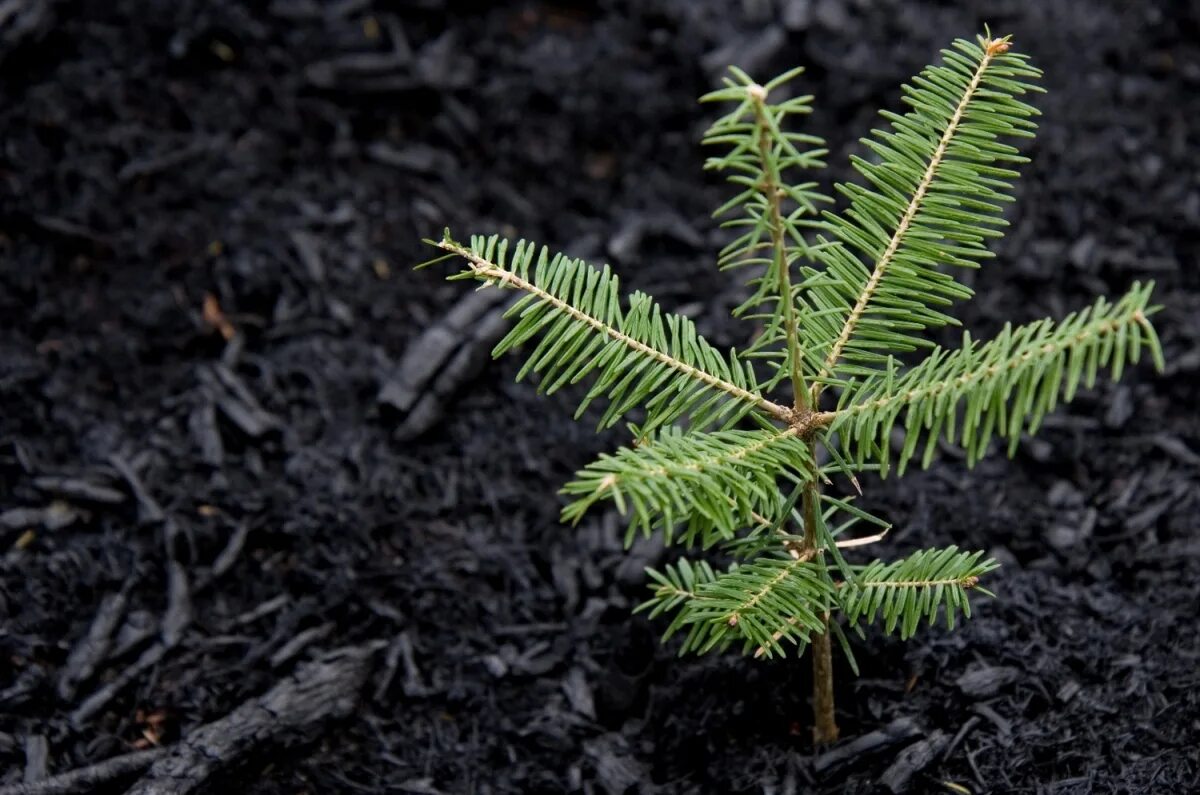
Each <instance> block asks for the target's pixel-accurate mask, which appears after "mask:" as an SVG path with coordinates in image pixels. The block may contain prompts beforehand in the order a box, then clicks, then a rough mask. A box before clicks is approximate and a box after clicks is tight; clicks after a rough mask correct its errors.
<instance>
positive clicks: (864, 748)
mask: <svg viewBox="0 0 1200 795" xmlns="http://www.w3.org/2000/svg"><path fill="white" fill-rule="evenodd" d="M920 734H921V728H920V727H919V726H917V724H916V722H915V721H913V720H912V719H911V718H897V719H896V720H894V721H892V722H891V723H889V724H888V725H887V726H884V727H883V728H881V729H875V730H874V731H870V732H867V733H866V734H864V735H861V736H859V737H855V738H854V739H853V740H848V741H846V742H842V743H838V744H837V745H836V746H834V747H833V748H832V749H830V750H828V751H826V752H825V753H823V754H821V755H820V756H818V757H817V758H816V759H815V760H814V761H813V770H814V771H815V772H816V773H818V774H823V773H827V772H828V771H830V770H834V769H836V768H839V767H842V766H844V765H846V764H849V763H851V762H855V761H857V760H860V759H861V758H862V757H864V756H866V755H868V754H873V753H876V752H879V751H883V750H886V749H888V748H891V747H892V746H895V745H899V744H900V743H903V742H907V741H909V740H911V739H913V738H914V737H917V736H919V735H920Z"/></svg>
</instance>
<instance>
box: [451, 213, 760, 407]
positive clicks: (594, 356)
mask: <svg viewBox="0 0 1200 795" xmlns="http://www.w3.org/2000/svg"><path fill="white" fill-rule="evenodd" d="M441 246H442V247H443V248H445V249H446V250H448V251H452V252H454V253H455V254H458V255H460V256H463V257H465V258H466V259H467V261H468V262H469V263H470V267H469V268H468V269H467V270H466V271H465V272H463V273H460V274H458V275H456V276H454V277H451V278H468V279H477V280H479V281H481V282H483V283H484V284H485V285H490V286H498V287H507V288H513V289H519V290H523V291H525V293H526V295H525V296H524V297H523V298H521V300H520V301H518V302H517V303H516V305H514V306H513V307H512V309H510V310H509V313H508V316H509V317H514V318H517V323H516V324H515V325H514V326H513V329H512V330H511V331H510V332H509V333H508V335H507V336H505V337H504V339H502V340H501V341H500V342H499V344H497V345H496V349H495V352H494V353H495V355H496V356H500V355H502V354H504V353H505V352H507V351H509V350H512V349H514V348H516V347H518V346H520V345H522V344H524V343H527V342H530V341H531V340H533V339H535V338H537V339H538V344H537V345H536V346H535V347H534V348H533V350H532V352H531V353H530V354H529V355H528V357H527V358H526V360H525V366H524V367H523V368H522V369H521V372H520V374H519V375H518V376H517V377H518V379H520V378H524V377H525V376H526V375H527V374H528V373H530V372H536V373H538V374H539V375H541V377H542V381H541V390H542V391H544V392H546V393H547V394H549V393H552V392H555V391H557V390H558V389H561V388H562V387H563V386H565V385H567V384H576V383H578V382H579V381H581V380H583V379H584V378H586V377H587V376H589V375H593V374H595V375H596V378H595V381H594V383H593V385H592V388H591V390H590V391H589V392H588V393H587V395H586V396H585V397H584V399H583V402H582V403H581V404H580V406H579V410H578V412H576V417H578V416H580V415H582V414H583V412H584V410H585V409H586V408H587V407H588V405H589V404H590V403H592V401H594V400H596V399H597V398H600V397H603V398H605V399H607V401H608V409H607V410H606V411H605V413H604V416H603V417H602V418H601V420H600V427H601V428H607V427H610V426H612V425H614V424H616V422H617V421H618V420H620V419H621V417H623V416H624V415H625V414H627V413H628V412H630V411H632V410H633V409H635V408H642V409H644V410H645V412H646V419H645V423H644V426H643V427H644V430H646V431H652V430H654V429H655V428H658V427H660V426H663V425H667V424H670V423H672V422H677V421H679V420H681V419H684V418H686V419H687V420H688V421H689V422H690V424H691V425H692V427H694V428H702V427H706V426H710V425H716V426H719V427H729V426H731V425H733V424H734V423H736V422H737V421H738V420H740V419H742V418H743V417H745V416H746V414H748V413H750V412H751V411H754V410H755V409H756V408H760V407H763V406H768V405H770V404H769V402H768V401H766V400H765V399H764V398H763V397H762V396H761V395H760V394H759V390H758V386H757V383H756V381H755V375H754V370H753V369H752V368H751V367H750V366H749V365H747V364H745V363H743V362H741V361H740V360H739V359H738V356H737V354H736V352H731V353H730V355H729V358H728V359H726V358H725V357H724V356H722V355H721V354H720V353H719V352H718V351H717V350H716V349H715V348H714V347H713V346H712V345H710V344H709V343H708V342H707V341H706V340H705V339H704V338H703V337H701V336H700V335H699V334H697V333H696V326H695V324H694V323H692V321H691V320H689V319H688V318H686V317H683V316H682V315H672V314H669V313H666V312H663V311H662V309H661V308H660V307H659V306H658V304H656V303H655V302H654V300H653V299H652V298H650V296H648V295H646V294H645V293H642V292H635V293H633V294H632V295H630V296H629V299H628V301H627V302H624V304H623V302H622V300H621V294H620V292H619V284H618V280H617V277H616V275H615V274H613V273H612V271H611V270H609V268H608V266H605V267H603V268H593V267H591V266H589V265H588V264H587V263H585V262H583V261H582V260H578V259H571V258H569V257H565V256H563V255H562V254H555V255H553V256H550V252H549V251H548V250H547V249H546V248H545V247H542V248H541V249H540V250H539V249H538V248H537V247H536V246H534V245H533V244H531V243H527V242H525V241H524V240H522V241H519V242H518V243H517V244H516V245H515V246H513V247H512V254H511V256H509V242H508V241H507V240H504V239H501V238H500V237H499V236H492V237H487V238H485V237H481V236H478V235H476V236H473V237H472V238H471V245H470V247H469V248H467V247H464V246H461V245H459V244H458V243H455V242H454V241H453V240H451V239H450V236H449V233H448V232H447V235H446V238H445V239H444V240H443V241H442V243H441Z"/></svg>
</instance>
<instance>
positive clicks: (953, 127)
mask: <svg viewBox="0 0 1200 795" xmlns="http://www.w3.org/2000/svg"><path fill="white" fill-rule="evenodd" d="M991 61H992V53H991V48H990V47H989V48H988V49H987V50H985V54H984V57H983V59H982V60H981V61H980V62H979V66H978V67H977V68H976V70H975V74H973V75H972V76H971V82H970V83H968V84H967V90H966V91H965V92H963V95H962V98H961V99H960V100H959V102H958V106H957V107H955V108H954V113H953V114H952V115H951V116H950V121H949V122H947V124H946V129H945V131H944V132H943V133H942V137H941V139H939V140H938V144H937V148H935V149H934V150H933V154H932V155H931V156H930V158H929V163H928V165H926V166H925V173H924V174H922V175H921V180H920V182H918V183H917V189H916V191H915V192H914V193H913V195H912V198H911V199H909V201H908V206H907V207H905V208H904V214H903V215H901V216H900V221H899V222H898V223H897V224H896V230H895V231H894V232H893V233H892V237H891V239H890V240H889V241H888V244H887V248H886V249H884V251H883V254H882V255H880V257H879V259H878V260H877V261H876V262H875V267H874V269H873V270H872V271H871V278H869V279H868V280H867V283H866V285H865V286H864V287H863V290H862V293H861V294H860V295H859V296H858V301H857V302H855V304H854V308H853V309H851V310H850V314H849V315H847V316H846V321H845V323H843V324H842V331H841V333H840V334H838V337H837V339H836V340H834V342H833V346H832V347H831V348H830V349H829V354H828V355H827V356H826V357H825V364H824V365H823V366H822V367H821V373H820V375H818V376H817V378H818V379H821V378H824V377H825V376H828V375H829V374H830V373H832V372H833V367H834V365H835V364H837V361H838V359H839V358H840V357H841V355H842V349H843V348H845V347H846V342H847V341H849V339H850V335H851V334H853V333H854V330H855V329H856V328H857V327H858V321H859V319H860V318H861V317H862V314H863V312H864V311H865V310H866V308H867V304H869V303H870V302H871V299H872V298H874V296H875V290H876V289H877V288H878V287H879V281H880V279H882V278H883V275H884V273H886V272H887V269H888V266H889V265H891V263H892V258H893V257H894V256H895V255H896V251H897V250H898V249H899V248H900V241H902V240H903V239H904V236H905V235H906V234H907V233H908V228H909V225H910V224H912V220H913V218H914V217H915V216H916V214H917V211H918V210H919V209H921V203H922V202H923V201H924V200H925V193H926V192H927V191H928V190H929V185H930V183H932V182H933V177H934V175H935V174H937V170H938V166H940V165H941V164H942V159H943V158H944V157H945V156H946V147H947V146H949V144H950V141H951V140H952V139H953V138H954V134H955V133H956V132H958V124H959V122H960V121H961V120H962V117H963V113H964V112H965V111H966V109H967V105H969V104H970V102H971V99H972V98H973V97H974V96H975V91H976V89H978V88H979V81H980V79H981V78H982V77H983V73H984V72H985V71H987V68H988V65H989V64H990V63H991ZM820 391H821V384H820V381H819V380H818V381H817V382H816V383H814V384H813V397H814V400H815V398H816V395H818V394H820Z"/></svg>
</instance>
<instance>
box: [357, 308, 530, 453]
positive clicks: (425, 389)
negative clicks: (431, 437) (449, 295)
mask: <svg viewBox="0 0 1200 795" xmlns="http://www.w3.org/2000/svg"><path fill="white" fill-rule="evenodd" d="M508 298H509V296H508V295H506V294H505V293H504V292H502V291H500V290H480V291H477V292H474V293H470V294H468V295H467V296H465V297H464V298H463V299H462V300H461V301H459V302H458V304H456V305H455V307H454V308H453V309H452V310H451V311H450V312H449V313H447V315H446V316H445V317H444V318H443V319H442V321H441V322H439V323H438V324H436V325H435V326H433V327H432V328H430V329H429V330H428V331H426V332H425V333H424V334H422V335H421V336H420V337H418V338H417V339H416V340H415V341H414V342H413V343H412V344H410V345H409V347H408V349H407V350H405V352H404V356H403V357H402V358H401V359H400V365H399V367H398V368H397V370H396V373H395V374H394V375H393V376H391V377H390V378H388V379H387V380H386V381H385V382H384V384H383V386H382V388H381V389H380V391H379V397H378V401H379V403H380V405H381V406H382V407H384V408H385V409H386V410H387V411H388V412H390V413H391V414H392V415H393V416H398V417H399V420H400V422H399V424H398V426H397V429H396V436H397V438H399V439H401V440H404V439H411V438H415V437H417V436H419V435H420V434H422V433H424V432H425V431H427V430H429V429H430V428H432V427H433V426H434V425H436V424H437V422H438V421H439V420H440V419H441V418H442V417H443V416H444V415H445V412H446V410H447V408H448V405H449V403H450V401H451V400H452V398H453V396H454V394H455V393H456V392H457V391H458V390H459V388H461V387H462V386H463V385H464V384H465V383H466V382H467V381H469V380H470V379H472V378H474V377H475V376H476V375H477V374H478V373H479V371H480V370H481V369H482V367H483V364H484V362H486V361H487V360H488V358H489V354H490V350H491V348H492V346H493V345H494V344H495V342H496V340H497V339H499V338H500V336H501V335H502V334H503V333H504V329H505V327H506V325H507V321H505V319H504V309H503V308H502V306H501V304H502V303H503V302H505V301H506V300H507V299H508Z"/></svg>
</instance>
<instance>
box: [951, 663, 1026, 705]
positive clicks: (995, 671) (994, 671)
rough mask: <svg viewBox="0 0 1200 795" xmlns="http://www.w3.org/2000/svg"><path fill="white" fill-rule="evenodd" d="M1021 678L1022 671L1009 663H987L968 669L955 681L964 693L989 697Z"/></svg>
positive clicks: (974, 696)
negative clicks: (1008, 664)
mask: <svg viewBox="0 0 1200 795" xmlns="http://www.w3.org/2000/svg"><path fill="white" fill-rule="evenodd" d="M1020 678H1021V671H1020V670H1019V669H1017V668H1013V667H1012V666H1007V665H985V666H981V667H977V668H974V669H972V670H970V671H967V672H966V673H965V674H963V675H962V676H960V677H958V679H956V680H955V681H954V684H956V685H957V686H958V689H959V690H961V691H962V693H963V695H966V696H971V697H973V698H988V697H990V696H994V695H996V694H997V693H999V692H1000V689H1001V688H1003V687H1007V686H1008V685H1011V684H1012V683H1013V682H1016V681H1017V680H1018V679H1020Z"/></svg>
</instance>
